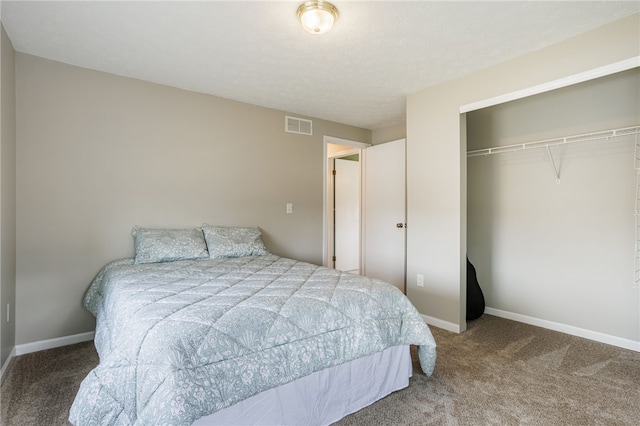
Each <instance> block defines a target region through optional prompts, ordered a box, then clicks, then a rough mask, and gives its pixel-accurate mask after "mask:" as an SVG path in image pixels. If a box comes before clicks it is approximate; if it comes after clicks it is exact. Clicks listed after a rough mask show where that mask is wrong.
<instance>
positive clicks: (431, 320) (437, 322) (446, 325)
mask: <svg viewBox="0 0 640 426" xmlns="http://www.w3.org/2000/svg"><path fill="white" fill-rule="evenodd" d="M420 315H422V314H420ZM422 318H423V319H424V322H426V323H427V324H429V325H432V326H434V327H438V328H441V329H443V330H447V331H451V332H453V333H460V332H461V331H460V326H459V325H458V324H454V323H452V322H449V321H444V320H441V319H440V318H435V317H430V316H429V315H422Z"/></svg>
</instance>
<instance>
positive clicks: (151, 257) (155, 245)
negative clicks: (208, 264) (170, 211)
mask: <svg viewBox="0 0 640 426" xmlns="http://www.w3.org/2000/svg"><path fill="white" fill-rule="evenodd" d="M131 234H132V235H133V243H134V248H135V259H134V261H133V263H158V262H173V261H175V260H187V259H206V258H207V257H209V252H208V251H207V243H206V242H205V240H204V234H203V233H202V229H200V228H192V229H145V228H140V227H139V226H134V227H133V230H132V232H131Z"/></svg>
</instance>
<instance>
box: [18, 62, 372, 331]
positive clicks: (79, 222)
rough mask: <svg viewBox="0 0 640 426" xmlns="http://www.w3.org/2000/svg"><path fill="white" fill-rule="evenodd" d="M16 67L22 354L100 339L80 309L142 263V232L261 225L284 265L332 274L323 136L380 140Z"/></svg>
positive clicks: (169, 91) (142, 85)
mask: <svg viewBox="0 0 640 426" xmlns="http://www.w3.org/2000/svg"><path fill="white" fill-rule="evenodd" d="M16 61H17V129H18V140H17V146H18V161H17V179H18V181H17V194H18V197H17V213H18V220H17V230H18V235H17V244H18V247H17V248H18V252H17V259H18V262H17V290H18V291H17V304H18V306H17V315H18V317H17V330H16V340H17V343H18V344H23V343H28V342H35V341H40V340H44V339H50V338H55V337H60V336H66V335H73V334H77V333H82V332H87V331H91V330H93V327H94V322H93V318H92V316H91V315H90V314H89V313H88V312H86V311H85V310H84V309H83V307H82V305H81V301H82V297H83V295H84V292H85V291H86V289H87V287H88V285H89V283H90V281H91V280H92V278H93V277H94V276H95V274H96V273H97V272H98V270H99V269H100V268H101V267H102V266H103V265H104V264H105V263H107V262H108V261H110V260H112V259H115V258H120V257H126V256H131V255H132V253H133V245H132V238H131V235H130V231H131V227H132V226H133V225H141V226H147V227H189V226H198V225H200V224H201V223H203V222H207V223H209V224H216V225H257V226H260V227H261V228H262V229H263V232H264V240H265V244H266V245H267V247H268V248H269V249H270V250H271V251H272V252H273V253H276V254H279V255H284V256H289V257H293V258H296V259H301V260H305V261H311V262H314V263H321V262H322V229H323V223H322V214H323V209H322V206H323V192H322V188H323V181H322V179H323V136H324V135H331V136H335V137H340V138H344V139H350V140H361V141H369V140H370V139H371V132H370V131H368V130H364V129H359V128H354V127H350V126H345V125H341V124H336V123H331V122H327V121H322V120H314V123H313V124H314V125H313V129H314V135H313V136H303V135H295V134H290V133H285V132H284V117H285V115H286V113H285V112H283V111H277V110H271V109H267V108H262V107H257V106H252V105H248V104H243V103H240V102H235V101H230V100H225V99H222V98H217V97H213V96H208V95H203V94H198V93H194V92H188V91H184V90H179V89H174V88H169V87H164V86H160V85H155V84H151V83H147V82H142V81H138V80H133V79H128V78H123V77H118V76H114V75H110V74H105V73H100V72H95V71H91V70H87V69H83V68H78V67H73V66H69V65H64V64H61V63H57V62H52V61H48V60H45V59H41V58H37V57H33V56H29V55H24V54H17V57H16ZM289 115H292V114H289ZM293 115H295V114H293ZM288 202H291V203H293V214H286V212H285V204H286V203H288Z"/></svg>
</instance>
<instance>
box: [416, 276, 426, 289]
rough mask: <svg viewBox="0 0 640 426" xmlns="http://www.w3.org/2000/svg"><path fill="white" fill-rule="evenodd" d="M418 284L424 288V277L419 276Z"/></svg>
mask: <svg viewBox="0 0 640 426" xmlns="http://www.w3.org/2000/svg"><path fill="white" fill-rule="evenodd" d="M416 284H417V285H418V287H424V275H422V274H418V279H417V281H416Z"/></svg>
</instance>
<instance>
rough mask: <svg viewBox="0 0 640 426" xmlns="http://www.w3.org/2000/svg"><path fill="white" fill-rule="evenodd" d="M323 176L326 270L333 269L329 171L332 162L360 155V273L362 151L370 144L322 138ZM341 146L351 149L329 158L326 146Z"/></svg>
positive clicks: (361, 260) (324, 262) (323, 254)
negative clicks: (340, 158)
mask: <svg viewBox="0 0 640 426" xmlns="http://www.w3.org/2000/svg"><path fill="white" fill-rule="evenodd" d="M322 142H323V155H322V158H323V160H322V164H323V167H322V168H323V175H322V182H323V183H322V193H323V194H324V196H323V200H322V204H323V206H322V207H323V208H322V235H323V238H322V264H323V265H324V266H326V267H328V268H333V261H332V260H331V259H332V258H333V254H334V253H333V243H334V241H333V240H334V238H333V179H332V178H333V176H332V173H331V170H333V160H334V159H335V158H339V157H345V156H348V155H353V154H359V155H360V215H361V220H360V271H362V270H363V269H362V266H363V265H362V263H363V256H362V224H363V216H364V212H363V211H362V171H363V166H364V164H363V158H362V157H363V156H362V150H363V149H365V148H368V147H370V146H371V144H370V143H365V142H359V141H354V140H349V139H342V138H338V137H334V136H327V135H325V136H324V137H323V141H322ZM329 144H333V145H343V146H348V147H351V149H347V150H343V151H340V152H337V153H334V154H332V155H331V156H329V149H328V145H329Z"/></svg>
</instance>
